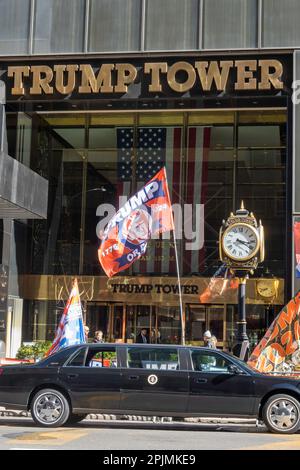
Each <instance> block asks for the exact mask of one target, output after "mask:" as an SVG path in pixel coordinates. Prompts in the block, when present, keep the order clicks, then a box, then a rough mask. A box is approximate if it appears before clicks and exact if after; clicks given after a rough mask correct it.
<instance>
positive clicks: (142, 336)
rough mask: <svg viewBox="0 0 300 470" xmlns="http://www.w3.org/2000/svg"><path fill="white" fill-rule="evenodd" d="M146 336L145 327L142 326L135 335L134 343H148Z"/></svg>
mask: <svg viewBox="0 0 300 470" xmlns="http://www.w3.org/2000/svg"><path fill="white" fill-rule="evenodd" d="M148 342H149V341H148V336H147V330H146V328H142V329H141V331H140V333H139V334H138V335H137V337H136V343H148Z"/></svg>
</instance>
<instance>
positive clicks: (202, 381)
mask: <svg viewBox="0 0 300 470" xmlns="http://www.w3.org/2000/svg"><path fill="white" fill-rule="evenodd" d="M195 382H197V384H206V383H207V379H195Z"/></svg>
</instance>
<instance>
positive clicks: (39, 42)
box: [33, 0, 85, 54]
mask: <svg viewBox="0 0 300 470" xmlns="http://www.w3.org/2000/svg"><path fill="white" fill-rule="evenodd" d="M84 12H85V2H84V0H64V1H63V2H62V1H60V0H36V11H35V28H34V46H33V48H34V53H35V54H50V53H55V52H83V34H84V16H85V15H84Z"/></svg>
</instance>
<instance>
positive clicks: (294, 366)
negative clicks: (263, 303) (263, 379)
mask: <svg viewBox="0 0 300 470" xmlns="http://www.w3.org/2000/svg"><path fill="white" fill-rule="evenodd" d="M248 364H249V365H250V366H251V367H253V368H255V369H257V370H258V371H259V372H263V373H268V372H269V373H290V374H297V375H299V374H300V291H299V292H298V293H297V294H296V295H295V297H293V298H292V299H291V300H290V301H289V303H288V304H287V305H286V306H285V307H283V309H282V310H281V311H280V312H279V314H278V315H277V317H276V318H275V320H274V321H273V323H272V325H271V326H270V328H269V329H268V331H267V332H266V334H265V336H264V337H263V338H262V340H261V341H260V343H259V344H258V345H257V346H256V348H255V349H254V351H253V353H252V355H251V357H250V359H249V361H248Z"/></svg>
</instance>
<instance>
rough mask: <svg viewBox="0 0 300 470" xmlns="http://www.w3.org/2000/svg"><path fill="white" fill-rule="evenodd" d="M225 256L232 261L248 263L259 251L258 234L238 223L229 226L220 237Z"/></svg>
mask: <svg viewBox="0 0 300 470" xmlns="http://www.w3.org/2000/svg"><path fill="white" fill-rule="evenodd" d="M222 247H223V251H224V253H225V255H226V256H227V257H228V258H230V259H232V260H234V261H248V260H250V259H251V258H253V257H254V256H255V255H256V253H257V252H258V250H259V234H258V231H257V230H256V228H255V227H253V226H251V225H248V224H245V223H241V222H238V223H236V224H232V225H230V226H229V227H228V228H227V229H226V230H225V232H224V233H223V236H222Z"/></svg>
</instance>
